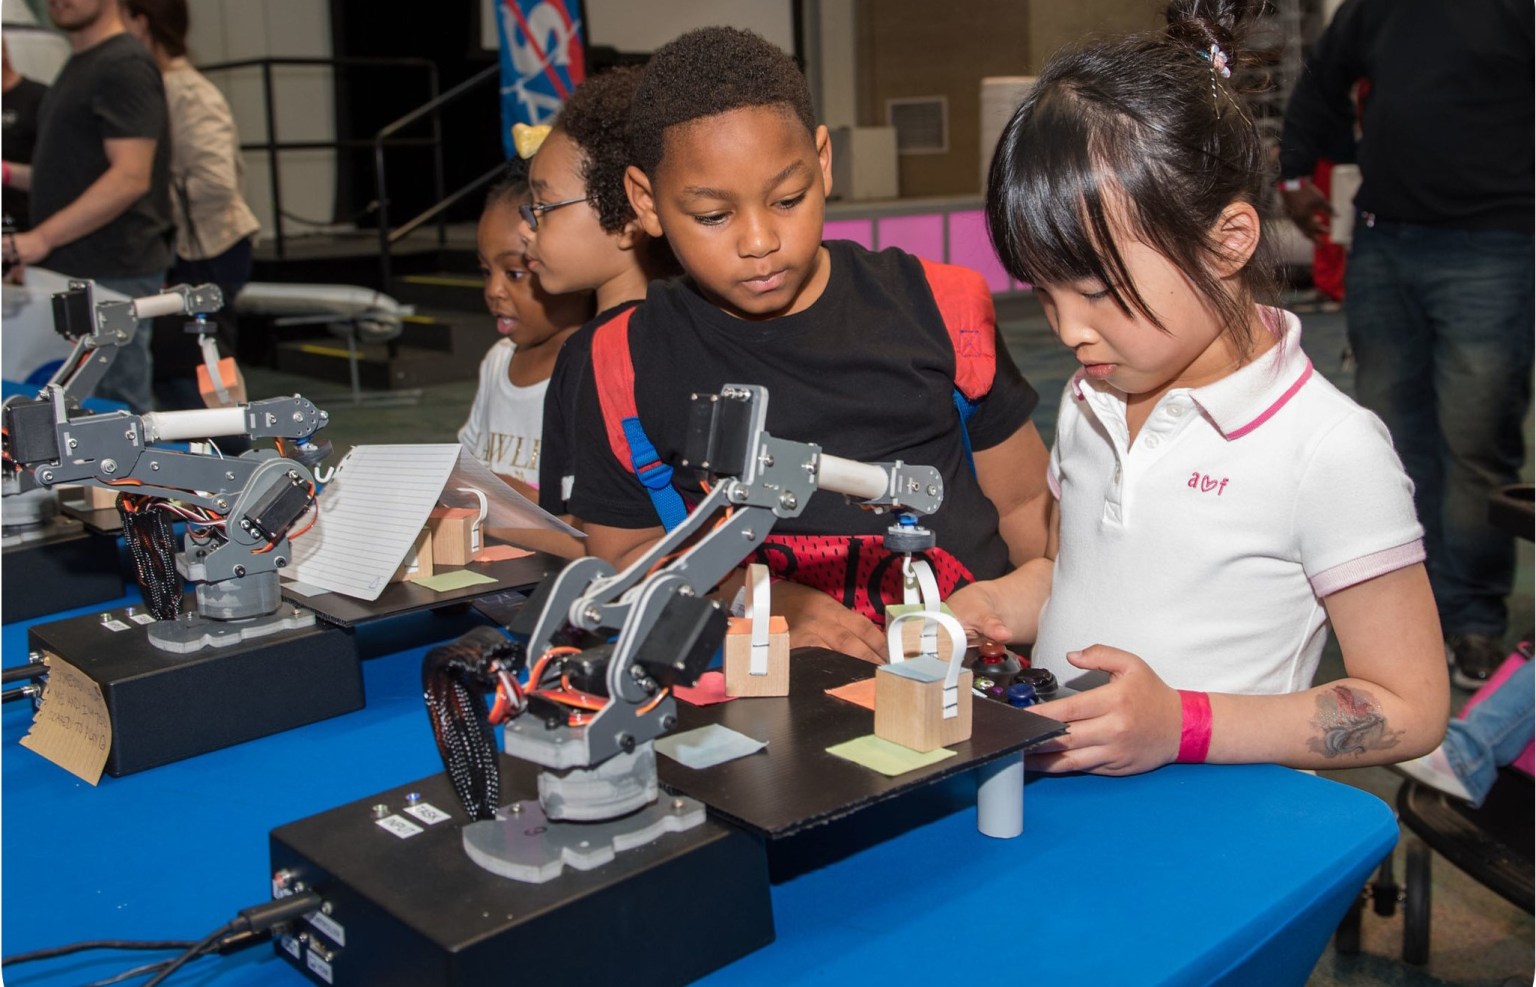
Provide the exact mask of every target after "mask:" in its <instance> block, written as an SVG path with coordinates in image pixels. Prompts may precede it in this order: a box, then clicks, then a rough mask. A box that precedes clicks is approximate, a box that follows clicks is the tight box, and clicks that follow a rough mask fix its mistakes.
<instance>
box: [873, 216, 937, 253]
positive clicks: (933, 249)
mask: <svg viewBox="0 0 1536 987" xmlns="http://www.w3.org/2000/svg"><path fill="white" fill-rule="evenodd" d="M879 223H880V249H881V250H884V249H885V248H886V247H900V248H901V249H902V250H905V251H906V252H907V253H909V254H916V255H917V256H919V257H926V258H928V259H929V260H939V261H941V260H943V259H944V215H943V214H942V213H930V214H929V215H926V216H882V217H880V220H879Z"/></svg>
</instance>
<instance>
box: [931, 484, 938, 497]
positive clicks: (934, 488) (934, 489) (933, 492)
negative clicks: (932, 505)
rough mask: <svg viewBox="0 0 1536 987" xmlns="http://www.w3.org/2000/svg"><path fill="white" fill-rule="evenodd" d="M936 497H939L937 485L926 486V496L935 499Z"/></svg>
mask: <svg viewBox="0 0 1536 987" xmlns="http://www.w3.org/2000/svg"><path fill="white" fill-rule="evenodd" d="M938 495H939V487H938V484H936V483H930V484H928V496H930V497H937V496H938Z"/></svg>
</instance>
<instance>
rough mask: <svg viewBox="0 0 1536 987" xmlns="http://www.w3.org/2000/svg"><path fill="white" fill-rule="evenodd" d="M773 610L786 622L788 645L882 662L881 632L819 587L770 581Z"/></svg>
mask: <svg viewBox="0 0 1536 987" xmlns="http://www.w3.org/2000/svg"><path fill="white" fill-rule="evenodd" d="M773 612H774V613H776V614H781V615H782V616H783V617H784V619H785V621H787V622H788V624H789V646H790V647H791V648H828V649H830V650H832V651H841V652H842V653H843V654H845V655H852V656H853V657H855V658H859V659H862V660H863V661H869V662H874V663H875V664H877V665H880V664H884V663H885V632H884V631H882V630H880V628H878V627H876V626H875V625H874V624H873V623H871V622H870V621H869V619H868V618H866V617H864V616H863V615H862V614H858V613H854V612H853V611H852V610H849V609H848V608H847V607H845V606H843V605H842V604H841V603H839V602H837V601H836V600H834V599H832V597H830V596H828V595H827V594H825V593H823V592H822V591H821V590H818V589H812V588H811V587H809V586H802V585H800V584H799V583H792V582H789V581H788V580H784V581H782V582H777V583H774V584H773Z"/></svg>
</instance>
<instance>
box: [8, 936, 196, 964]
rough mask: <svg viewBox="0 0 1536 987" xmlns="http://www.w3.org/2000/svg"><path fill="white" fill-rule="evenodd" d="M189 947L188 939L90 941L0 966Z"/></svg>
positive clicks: (19, 955) (11, 958)
mask: <svg viewBox="0 0 1536 987" xmlns="http://www.w3.org/2000/svg"><path fill="white" fill-rule="evenodd" d="M190 945H192V941H191V940H190V939H90V940H87V941H85V942H72V943H70V944H69V945H67V946H53V947H51V948H49V949H34V950H33V951H32V952H30V953H17V954H16V955H15V956H7V957H5V958H4V959H0V966H14V965H16V964H18V963H31V962H32V961H33V960H48V959H52V958H54V957H55V956H68V955H70V954H71V953H83V952H85V951H86V950H88V949H149V950H154V949H186V948H187V947H188V946H190Z"/></svg>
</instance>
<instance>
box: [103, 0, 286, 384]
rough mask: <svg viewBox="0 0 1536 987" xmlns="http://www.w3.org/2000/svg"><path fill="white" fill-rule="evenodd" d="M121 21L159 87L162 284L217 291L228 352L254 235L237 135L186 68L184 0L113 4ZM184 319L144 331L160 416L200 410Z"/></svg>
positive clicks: (215, 97) (219, 102) (193, 348)
mask: <svg viewBox="0 0 1536 987" xmlns="http://www.w3.org/2000/svg"><path fill="white" fill-rule="evenodd" d="M121 2H122V14H123V24H124V26H125V27H126V28H127V29H128V33H129V34H131V35H133V36H134V37H135V38H137V39H138V40H139V42H140V43H141V44H143V45H144V47H145V48H146V49H147V50H148V51H149V53H150V55H151V56H152V57H153V58H154V60H155V64H156V65H157V66H159V68H160V72H161V73H162V75H163V78H164V80H165V96H166V101H167V105H168V107H169V111H170V127H171V164H170V169H171V210H172V215H173V216H174V218H175V223H176V259H175V263H174V264H173V265H172V266H171V270H170V274H169V275H168V282H169V283H170V284H207V283H210V282H211V283H213V284H216V285H218V286H219V289H220V290H221V291H222V292H223V294H224V308H223V310H221V311H220V312H219V313H218V314H217V315H216V316H215V317H214V321H215V323H216V324H217V326H218V330H219V336H220V338H221V341H222V342H223V343H224V346H225V348H226V350H228V351H233V348H234V338H235V314H234V311H235V298H236V296H237V295H239V294H240V289H241V288H243V287H244V286H245V283H246V282H247V281H249V280H250V279H251V266H252V248H253V246H254V243H255V239H256V234H257V232H258V231H259V230H260V229H261V223H260V222H258V221H257V219H256V214H255V213H253V212H251V207H250V206H249V205H247V204H246V201H245V198H244V197H243V196H242V195H241V191H240V180H241V172H242V170H243V162H242V159H241V157H240V136H239V134H238V133H237V132H236V130H235V119H234V115H233V114H231V113H230V109H229V103H228V102H227V101H226V100H225V99H224V94H223V93H221V92H219V90H218V88H217V87H216V86H214V84H213V83H211V82H209V81H208V79H207V78H206V77H205V76H204V75H203V74H202V73H201V72H199V71H197V70H196V69H194V68H193V67H192V65H191V63H190V62H188V61H187V31H188V29H189V28H190V26H191V25H190V22H189V20H188V13H187V0H121ZM185 322H186V320H185V319H181V318H166V319H158V320H156V322H155V331H154V341H153V349H154V360H155V373H154V384H155V397H156V398H157V400H158V401H159V404H160V407H162V408H166V409H180V408H200V407H202V406H203V400H202V398H201V396H200V395H199V394H198V388H197V378H196V368H197V365H198V363H199V360H200V354H199V351H198V347H197V345H196V342H195V340H194V339H193V338H192V337H191V336H190V335H188V334H187V333H186V332H185V331H183V326H184V324H185Z"/></svg>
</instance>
